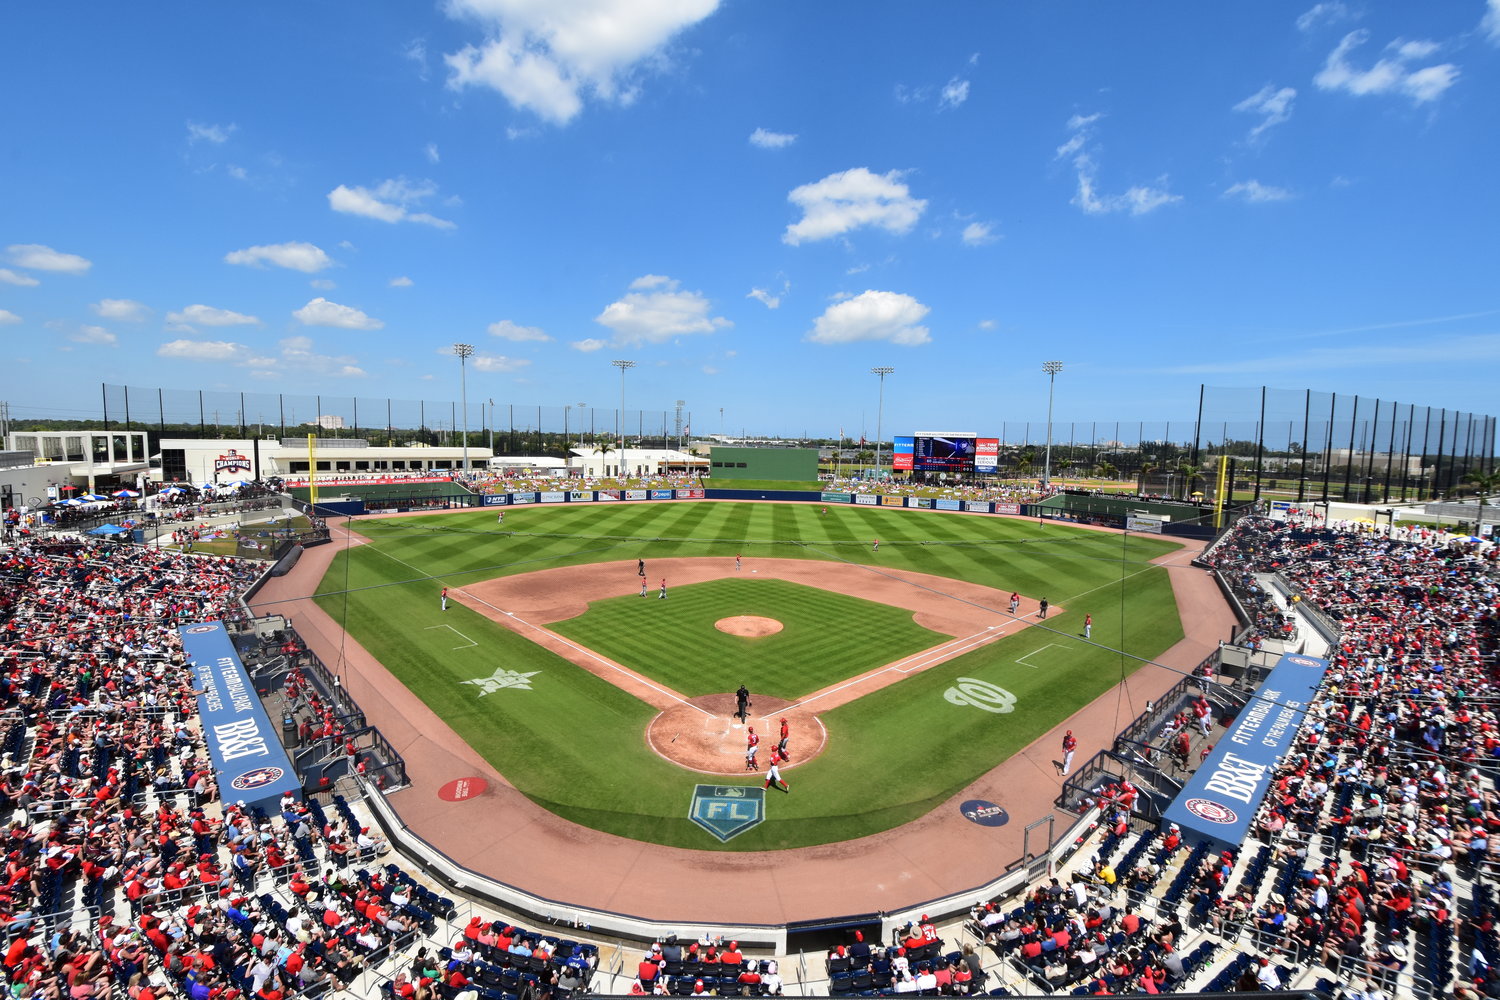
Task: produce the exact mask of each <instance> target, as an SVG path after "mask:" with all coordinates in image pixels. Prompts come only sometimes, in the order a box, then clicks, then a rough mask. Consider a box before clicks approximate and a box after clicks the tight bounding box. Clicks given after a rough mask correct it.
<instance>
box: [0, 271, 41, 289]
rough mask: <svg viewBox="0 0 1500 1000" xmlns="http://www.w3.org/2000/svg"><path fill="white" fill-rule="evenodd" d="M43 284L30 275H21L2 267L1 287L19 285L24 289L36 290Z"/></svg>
mask: <svg viewBox="0 0 1500 1000" xmlns="http://www.w3.org/2000/svg"><path fill="white" fill-rule="evenodd" d="M40 284H41V282H40V281H38V280H36V279H35V278H33V277H32V276H31V275H29V274H21V273H19V272H16V271H12V270H11V269H10V268H8V267H0V285H19V286H20V287H22V288H35V287H36V286H37V285H40Z"/></svg>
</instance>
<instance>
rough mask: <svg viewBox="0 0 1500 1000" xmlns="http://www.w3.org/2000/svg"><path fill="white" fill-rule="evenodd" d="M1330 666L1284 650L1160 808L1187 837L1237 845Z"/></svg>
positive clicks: (1164, 818) (1222, 846) (1217, 844)
mask: <svg viewBox="0 0 1500 1000" xmlns="http://www.w3.org/2000/svg"><path fill="white" fill-rule="evenodd" d="M1327 671H1328V661H1327V660H1322V659H1319V658H1317V657H1315V656H1303V655H1302V654H1300V653H1287V654H1285V655H1283V656H1282V657H1281V659H1280V660H1278V661H1277V663H1276V666H1275V668H1274V669H1273V670H1272V671H1271V673H1270V675H1269V676H1268V677H1267V678H1266V679H1265V682H1264V683H1262V684H1261V686H1260V690H1258V691H1256V692H1255V697H1253V698H1251V699H1250V701H1249V703H1248V704H1246V705H1245V708H1244V710H1243V711H1242V712H1240V714H1239V716H1238V717H1237V718H1236V719H1235V720H1234V722H1233V724H1231V725H1230V727H1229V731H1228V732H1226V733H1225V734H1224V736H1223V737H1222V738H1220V740H1219V742H1218V743H1217V744H1216V745H1215V747H1214V751H1213V753H1211V754H1209V755H1208V759H1207V760H1206V761H1204V762H1203V765H1202V766H1201V767H1199V768H1198V771H1197V773H1196V774H1194V775H1193V777H1192V780H1191V781H1189V782H1188V783H1187V785H1186V786H1185V787H1184V788H1183V789H1182V791H1181V792H1180V793H1178V795H1177V798H1175V799H1174V800H1173V801H1172V804H1171V805H1170V806H1168V807H1167V809H1166V811H1165V812H1164V813H1162V820H1161V822H1162V825H1163V826H1165V825H1167V824H1168V823H1176V824H1178V825H1179V826H1181V827H1182V829H1183V831H1184V832H1185V833H1186V839H1187V840H1188V841H1190V842H1191V841H1193V840H1208V841H1211V842H1212V843H1213V844H1214V845H1215V849H1216V850H1223V849H1229V848H1234V847H1238V846H1239V845H1240V844H1241V843H1243V842H1244V841H1245V839H1246V837H1248V836H1249V833H1250V823H1251V821H1252V820H1254V819H1255V814H1256V812H1257V810H1259V809H1260V803H1261V799H1263V798H1264V797H1265V794H1266V792H1267V791H1268V790H1269V789H1270V787H1271V781H1272V779H1273V778H1274V777H1275V768H1276V762H1277V761H1279V760H1280V759H1281V758H1282V757H1284V756H1286V754H1287V752H1288V751H1289V750H1291V748H1292V743H1293V741H1294V740H1295V739H1296V738H1297V731H1298V730H1299V729H1300V728H1301V727H1302V721H1303V719H1304V718H1305V717H1306V715H1307V705H1308V703H1309V702H1311V701H1312V699H1313V696H1314V695H1315V694H1316V693H1317V691H1318V686H1319V685H1320V684H1321V683H1322V681H1323V675H1324V674H1325V673H1326V672H1327Z"/></svg>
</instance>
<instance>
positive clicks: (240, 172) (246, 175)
mask: <svg viewBox="0 0 1500 1000" xmlns="http://www.w3.org/2000/svg"><path fill="white" fill-rule="evenodd" d="M224 172H225V173H227V174H228V175H229V176H230V177H233V178H234V179H235V180H237V181H248V180H249V179H250V171H248V170H246V169H245V168H244V167H241V166H238V165H237V164H234V163H231V164H230V165H229V166H227V167H225V168H224Z"/></svg>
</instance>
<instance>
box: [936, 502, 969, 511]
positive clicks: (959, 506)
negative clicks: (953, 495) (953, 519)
mask: <svg viewBox="0 0 1500 1000" xmlns="http://www.w3.org/2000/svg"><path fill="white" fill-rule="evenodd" d="M933 506H934V507H936V508H937V509H938V510H963V509H964V505H963V501H961V500H938V501H937V502H936V503H934V504H933Z"/></svg>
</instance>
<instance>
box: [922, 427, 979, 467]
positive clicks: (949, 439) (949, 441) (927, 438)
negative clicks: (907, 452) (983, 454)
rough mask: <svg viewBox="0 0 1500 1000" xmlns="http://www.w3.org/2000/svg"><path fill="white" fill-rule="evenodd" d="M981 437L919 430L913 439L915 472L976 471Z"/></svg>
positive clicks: (959, 432) (969, 434)
mask: <svg viewBox="0 0 1500 1000" xmlns="http://www.w3.org/2000/svg"><path fill="white" fill-rule="evenodd" d="M977 437H978V435H976V434H973V433H965V432H962V431H958V432H952V431H927V432H922V431H918V432H917V433H916V434H915V435H913V437H912V465H911V467H912V469H913V470H915V471H917V472H973V471H974V446H975V441H976V439H977Z"/></svg>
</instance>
